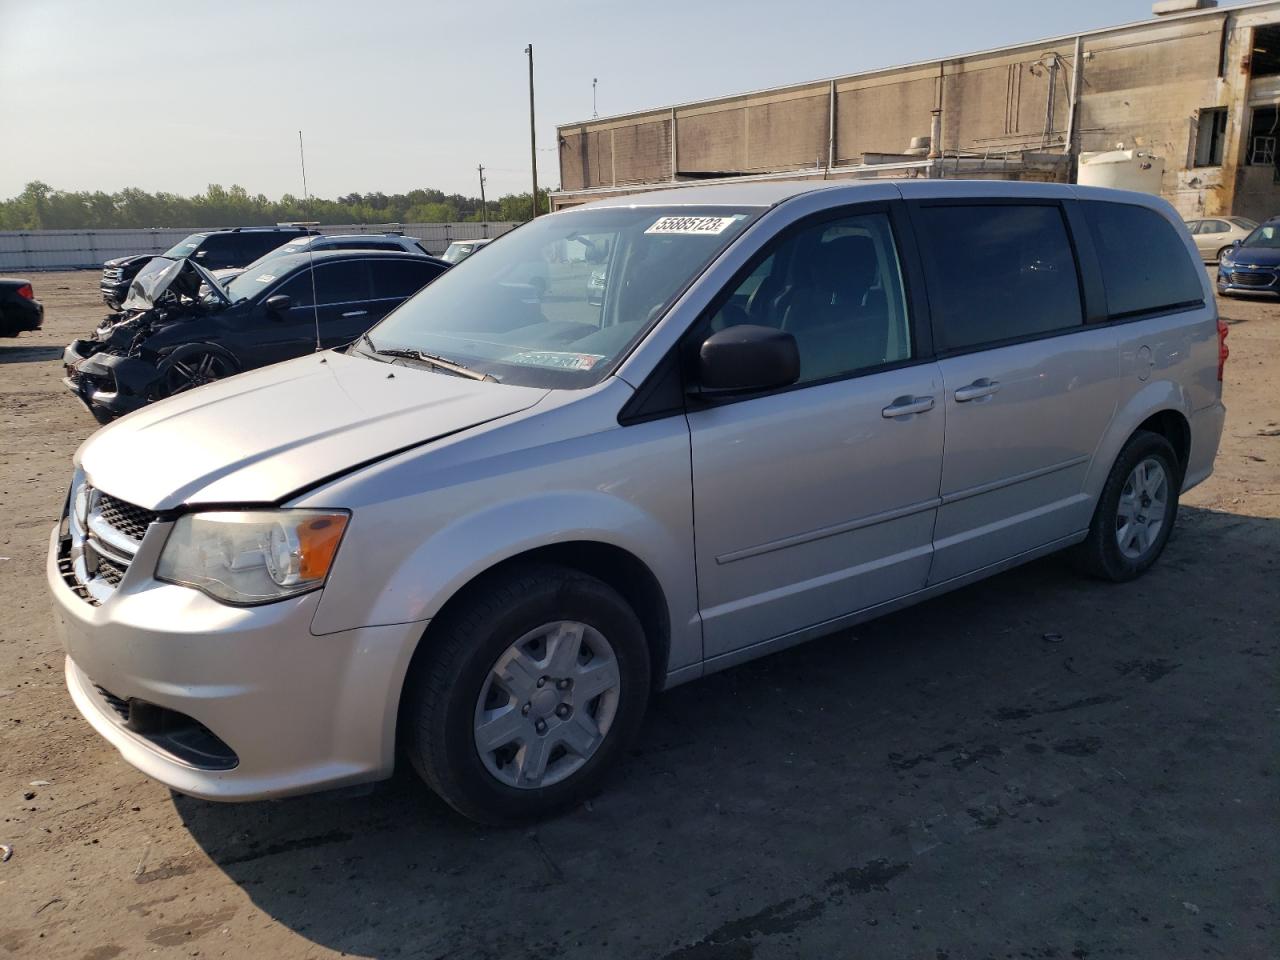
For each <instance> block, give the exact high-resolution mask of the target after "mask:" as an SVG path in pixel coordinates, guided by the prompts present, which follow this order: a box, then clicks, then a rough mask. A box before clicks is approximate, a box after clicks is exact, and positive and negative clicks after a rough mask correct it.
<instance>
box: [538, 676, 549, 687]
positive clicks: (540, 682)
mask: <svg viewBox="0 0 1280 960" xmlns="http://www.w3.org/2000/svg"><path fill="white" fill-rule="evenodd" d="M546 685H547V678H546V677H539V678H538V686H540V687H545V686H546Z"/></svg>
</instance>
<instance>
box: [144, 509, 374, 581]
mask: <svg viewBox="0 0 1280 960" xmlns="http://www.w3.org/2000/svg"><path fill="white" fill-rule="evenodd" d="M348 519H349V515H348V514H346V513H334V512H332V511H327V510H244V511H234V512H233V511H216V512H209V513H188V514H184V515H183V516H181V517H179V518H178V521H177V522H176V523H175V524H174V525H173V530H172V531H171V532H170V533H169V539H168V540H167V541H166V542H165V545H164V551H163V552H162V553H161V554H160V563H159V566H158V568H157V570H156V578H157V579H159V580H164V581H167V582H168V583H178V584H182V585H183V586H188V587H194V588H195V589H196V590H202V591H204V592H205V593H207V594H209V596H211V597H214V598H215V599H217V600H222V601H225V602H226V603H237V604H252V603H269V602H271V601H272V600H281V599H283V598H285V597H292V596H296V595H297V594H300V593H306V592H307V591H308V590H315V589H317V588H319V587H321V586H323V585H324V581H325V578H326V577H328V576H329V569H330V567H332V566H333V558H334V557H335V556H336V555H337V552H338V544H339V543H341V542H342V534H343V533H344V532H345V531H346V529H347V520H348Z"/></svg>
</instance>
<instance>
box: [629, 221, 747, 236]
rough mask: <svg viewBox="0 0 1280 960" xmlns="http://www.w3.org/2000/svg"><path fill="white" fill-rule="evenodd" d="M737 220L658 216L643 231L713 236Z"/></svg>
mask: <svg viewBox="0 0 1280 960" xmlns="http://www.w3.org/2000/svg"><path fill="white" fill-rule="evenodd" d="M737 220H738V217H660V218H659V219H658V222H657V223H655V224H654V225H653V226H652V227H650V228H649V229H648V230H646V231H645V233H651V234H685V235H688V234H693V235H701V234H710V235H712V236H715V235H716V234H719V233H724V232H725V231H726V230H728V229H729V228H730V227H731V226H733V225H734V223H736V222H737Z"/></svg>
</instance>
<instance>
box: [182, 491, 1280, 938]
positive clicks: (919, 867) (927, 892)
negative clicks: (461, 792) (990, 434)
mask: <svg viewBox="0 0 1280 960" xmlns="http://www.w3.org/2000/svg"><path fill="white" fill-rule="evenodd" d="M1277 546H1280V521H1277V520H1269V519H1258V518H1248V517H1241V516H1237V515H1230V514H1221V513H1214V512H1212V511H1207V510H1196V509H1187V508H1184V509H1183V512H1182V516H1181V518H1180V522H1179V526H1178V528H1177V531H1176V534H1175V536H1174V538H1173V540H1172V541H1171V543H1170V545H1169V548H1168V550H1167V551H1166V553H1165V556H1164V557H1163V558H1162V560H1161V562H1160V563H1159V564H1158V565H1157V566H1156V568H1155V569H1153V570H1152V571H1151V573H1150V574H1148V575H1147V576H1146V577H1144V578H1143V579H1142V580H1140V581H1137V582H1135V583H1131V584H1125V585H1111V584H1103V583H1100V582H1096V581H1091V580H1088V579H1085V578H1082V577H1081V576H1079V575H1077V574H1076V573H1074V572H1073V571H1072V570H1071V568H1070V567H1069V566H1068V565H1067V564H1066V563H1064V562H1063V560H1062V559H1060V558H1049V559H1047V560H1042V561H1039V562H1036V563H1033V564H1030V565H1028V566H1026V567H1023V568H1020V569H1017V570H1014V571H1011V572H1009V573H1006V574H1003V575H1001V576H999V577H996V578H993V579H991V580H988V581H985V582H983V583H980V584H977V585H975V586H972V587H968V588H966V589H963V590H960V591H957V592H955V593H952V594H950V595H947V596H944V597H941V598H938V599H935V600H932V601H929V602H927V603H925V604H922V605H920V606H917V607H914V608H912V609H908V610H905V611H902V612H900V613H897V614H894V615H891V616H888V617H885V618H882V619H880V620H878V621H874V622H872V623H869V624H866V625H864V626H861V627H859V628H857V629H855V630H853V631H846V632H844V633H841V634H838V635H835V636H832V637H829V638H825V639H822V640H818V641H815V642H812V643H809V644H806V645H803V646H800V647H797V648H794V649H792V650H789V651H786V652H784V653H781V654H777V655H775V656H772V657H769V658H766V659H763V660H759V661H755V662H752V663H749V664H746V665H743V666H740V667H738V668H735V669H733V670H729V671H726V672H724V673H720V674H716V675H714V676H711V677H708V678H706V679H704V680H702V681H699V682H695V683H692V684H688V685H686V686H683V687H679V688H677V689H675V690H672V691H670V692H668V693H666V694H664V695H662V696H659V697H658V698H656V700H655V701H654V704H653V705H652V707H651V709H650V713H649V716H648V718H647V723H646V728H645V732H644V734H643V735H642V737H641V741H640V743H639V745H638V747H637V748H636V749H635V750H634V751H633V753H632V755H631V756H630V758H629V759H628V761H627V762H626V763H625V765H624V766H623V768H622V769H621V770H620V771H619V772H618V774H617V775H616V776H615V777H614V778H613V780H612V782H611V783H610V784H609V785H608V787H607V788H606V790H605V791H604V792H603V793H602V794H601V795H599V796H598V797H596V798H595V799H594V800H593V801H591V802H590V803H588V804H586V805H583V806H582V807H579V808H578V809H576V810H574V811H572V812H570V813H568V814H567V815H565V816H562V817H561V818H559V819H556V820H552V821H549V822H546V823H542V824H540V825H538V826H536V827H534V828H523V829H489V828H483V827H478V826H475V825H473V824H470V823H468V822H466V821H464V820H462V819H461V818H460V817H458V816H456V815H455V814H453V813H452V812H451V811H449V810H448V809H447V808H445V807H444V805H443V804H442V803H440V802H439V801H437V800H435V799H434V798H433V797H432V795H431V794H430V793H429V792H428V791H427V790H426V789H425V788H423V787H421V786H419V785H418V784H417V783H416V782H415V781H414V780H413V778H412V776H411V775H403V774H401V775H397V777H396V778H395V779H394V780H392V781H391V782H390V783H388V784H384V785H380V786H378V787H377V788H375V789H374V790H373V791H372V792H371V793H369V794H368V795H366V796H363V797H350V796H347V797H343V796H338V795H318V796H313V797H305V798H299V799H295V800H288V801H282V802H278V803H258V804H248V805H219V804H212V803H207V802H203V801H196V800H191V799H187V798H180V797H175V801H174V802H175V806H176V808H177V811H178V813H179V815H180V816H181V818H182V820H183V822H184V823H185V825H186V827H187V828H188V829H189V830H190V832H191V835H192V837H193V838H194V839H195V841H196V842H197V843H198V844H199V845H200V846H201V847H202V848H203V850H204V851H205V852H206V853H207V854H208V856H209V857H210V858H211V859H212V860H213V862H214V864H215V865H216V866H217V867H219V868H220V869H222V870H223V871H225V873H226V874H227V875H228V876H229V877H230V878H231V879H232V880H234V881H235V882H236V883H237V884H239V885H240V887H241V888H242V889H243V890H244V891H245V893H246V894H247V895H248V896H249V897H250V898H251V899H252V900H253V902H254V903H255V904H256V905H257V906H258V907H259V908H261V909H262V910H264V911H265V912H266V913H268V914H269V915H270V916H271V917H273V918H274V919H275V920H277V921H279V922H280V923H282V924H285V925H287V926H288V927H290V928H291V929H293V930H295V931H296V932H298V933H299V934H301V935H303V936H305V937H307V938H309V939H310V940H311V941H313V942H315V943H316V944H319V945H322V946H324V947H327V948H330V949H333V950H340V951H344V952H346V953H349V954H354V955H359V956H369V957H377V958H384V957H397V956H413V957H417V956H423V957H437V956H443V955H448V956H455V955H456V956H458V957H466V958H482V957H525V956H534V957H544V956H545V957H551V956H556V957H564V956H584V957H587V956H590V957H605V956H608V957H632V956H634V957H661V958H668V960H746V958H749V957H751V956H753V954H754V952H755V951H756V950H757V948H760V947H762V946H764V945H771V946H772V948H773V952H770V953H769V955H770V956H790V955H805V956H816V955H860V956H863V955H865V956H872V955H884V956H890V955H891V956H926V955H927V956H929V957H931V958H932V957H934V956H935V955H936V956H946V955H948V952H949V955H950V956H953V957H955V956H970V955H981V956H986V955H988V952H990V951H993V950H994V951H995V952H996V953H995V954H993V955H1000V956H1004V955H1006V954H1007V953H1008V951H1010V950H1011V951H1013V952H1012V953H1011V954H1009V955H1013V956H1032V955H1034V956H1068V955H1073V956H1086V955H1089V951H1090V950H1091V949H1096V947H1097V945H1098V943H1100V942H1109V943H1110V944H1111V947H1112V949H1118V948H1119V946H1120V945H1127V949H1128V951H1130V952H1131V951H1132V950H1133V949H1134V948H1137V952H1138V953H1140V954H1142V953H1143V952H1144V950H1151V951H1155V950H1156V949H1158V948H1161V945H1164V946H1165V947H1168V948H1169V949H1172V950H1173V952H1175V953H1176V952H1177V950H1176V946H1177V944H1178V943H1182V944H1183V945H1185V942H1186V938H1189V937H1191V936H1193V935H1194V936H1196V937H1199V938H1203V937H1204V936H1205V934H1204V932H1202V930H1201V926H1202V923H1201V920H1202V919H1203V918H1196V917H1193V916H1191V914H1190V913H1188V912H1187V910H1185V909H1183V907H1182V906H1179V905H1178V903H1179V902H1180V901H1183V900H1185V901H1187V902H1195V903H1205V901H1206V899H1216V900H1217V901H1219V902H1221V901H1223V900H1224V899H1225V901H1226V902H1227V903H1230V904H1231V905H1232V909H1233V910H1234V912H1235V913H1236V914H1237V916H1236V918H1235V920H1236V926H1235V927H1233V930H1237V931H1243V934H1242V935H1243V936H1246V937H1247V936H1249V935H1253V936H1256V937H1265V936H1267V934H1264V933H1258V932H1257V931H1256V930H1254V927H1255V923H1254V920H1258V921H1264V920H1266V919H1267V918H1266V905H1265V893H1264V891H1265V890H1266V889H1268V887H1269V886H1270V885H1272V884H1273V883H1274V881H1275V879H1276V876H1277V869H1276V867H1275V866H1274V861H1273V860H1269V859H1268V856H1270V855H1273V854H1274V853H1275V851H1271V852H1270V854H1268V851H1265V850H1261V849H1259V848H1258V847H1257V845H1256V844H1257V843H1258V839H1259V838H1258V836H1257V825H1258V824H1260V823H1262V822H1264V819H1263V818H1265V817H1266V816H1267V814H1266V809H1267V800H1266V796H1267V791H1266V787H1267V781H1266V780H1259V779H1258V763H1259V762H1261V761H1260V758H1262V757H1264V756H1265V755H1266V753H1267V751H1266V744H1267V742H1268V740H1269V737H1270V733H1269V732H1268V725H1267V724H1266V723H1265V722H1262V723H1261V724H1258V725H1252V724H1249V723H1227V722H1224V718H1225V717H1226V715H1227V714H1228V713H1230V712H1231V711H1227V712H1226V713H1224V712H1221V711H1219V712H1214V709H1213V707H1211V706H1210V704H1213V703H1219V704H1221V703H1222V702H1223V701H1224V698H1229V700H1230V702H1231V703H1232V704H1233V710H1234V711H1236V712H1238V713H1241V714H1243V715H1245V716H1256V717H1265V716H1268V715H1269V713H1270V711H1271V710H1272V709H1273V707H1274V703H1273V699H1274V698H1273V696H1272V693H1271V692H1269V681H1268V680H1267V679H1266V677H1265V674H1266V671H1265V669H1260V668H1263V667H1265V665H1266V663H1268V662H1271V663H1274V659H1273V658H1274V656H1275V653H1276V647H1277V640H1276V637H1275V635H1274V634H1275V631H1274V624H1275V622H1276V621H1277V619H1278V618H1280V599H1278V598H1277V593H1280V591H1276V592H1272V593H1271V594H1270V596H1268V597H1258V598H1254V600H1253V604H1252V606H1251V607H1250V608H1249V609H1248V610H1247V611H1245V610H1243V609H1242V606H1241V604H1242V602H1243V600H1242V598H1241V596H1240V593H1239V588H1238V586H1235V587H1233V582H1232V578H1233V571H1234V570H1239V569H1241V568H1242V567H1241V565H1246V566H1245V567H1244V568H1246V569H1248V568H1253V565H1258V564H1261V565H1264V566H1265V565H1267V564H1270V565H1271V569H1272V570H1273V571H1274V570H1275V563H1276V561H1275V559H1274V557H1275V554H1276V548H1277ZM1206 556H1209V557H1212V558H1213V560H1212V563H1206V562H1205V560H1204V558H1205V557H1206ZM1191 582H1194V584H1195V589H1196V596H1195V597H1194V598H1191V599H1193V601H1194V602H1193V603H1188V600H1189V598H1188V597H1187V590H1188V585H1189V584H1190V583H1191ZM1272 582H1274V581H1272ZM1266 658H1272V659H1270V660H1268V659H1266ZM1268 704H1271V706H1268ZM1263 766H1265V764H1263ZM1224 798H1236V799H1235V804H1236V805H1235V806H1234V807H1232V809H1231V810H1230V811H1229V813H1230V816H1229V817H1224V816H1223V814H1222V811H1221V806H1222V804H1224V803H1227V802H1228V801H1227V800H1225V799H1224ZM1264 845H1266V846H1268V849H1269V848H1270V847H1272V846H1275V844H1274V843H1271V842H1270V841H1267V842H1266V843H1265V844H1264ZM1250 849H1252V850H1254V851H1256V853H1255V854H1246V853H1245V852H1244V851H1247V850H1250ZM1268 864H1270V865H1268ZM161 868H162V869H167V868H166V867H164V866H163V865H162V867H161ZM1173 877H1176V878H1177V880H1176V881H1175V880H1173V879H1170V878H1173ZM1174 887H1176V888H1177V890H1178V891H1179V893H1178V894H1177V896H1176V897H1174V899H1172V900H1171V899H1170V897H1172V896H1173V894H1171V893H1170V892H1169V890H1171V889H1174ZM1215 888H1217V892H1216V893H1215V892H1214V889H1215ZM1202 898H1203V899H1202ZM1196 912H1197V913H1198V912H1199V910H1198V909H1197V911H1196ZM1251 912H1253V913H1256V914H1257V916H1256V917H1254V916H1251V915H1250V914H1251ZM1100 916H1101V917H1103V920H1104V923H1103V925H1102V927H1099V926H1098V918H1099V917H1100ZM1139 917H1140V918H1141V919H1140V920H1139ZM1089 918H1092V920H1090V919H1089ZM1246 921H1247V922H1246ZM1268 922H1269V921H1268ZM1210 926H1212V924H1210ZM1258 926H1259V927H1261V928H1264V929H1265V924H1262V923H1259V924H1258ZM1108 938H1109V939H1108ZM1160 938H1165V939H1160ZM1179 938H1182V939H1179ZM1205 942H1206V943H1208V941H1205ZM1244 942H1246V943H1247V942H1250V941H1244ZM1215 943H1216V941H1215ZM1259 943H1261V941H1259ZM1238 945H1239V944H1238V943H1237V946H1238ZM1218 946H1219V947H1222V946H1223V945H1222V944H1218ZM1073 949H1074V950H1076V951H1077V952H1075V953H1072V950H1073ZM1019 950H1023V951H1030V952H1019ZM935 951H936V953H935ZM1046 951H1047V952H1046ZM1079 951H1083V952H1079ZM1120 952H1126V950H1120ZM1246 952H1247V951H1246ZM1144 955H1145V954H1144ZM1241 955H1243V954H1241Z"/></svg>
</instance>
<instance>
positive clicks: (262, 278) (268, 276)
mask: <svg viewBox="0 0 1280 960" xmlns="http://www.w3.org/2000/svg"><path fill="white" fill-rule="evenodd" d="M275 278H276V275H275V274H274V273H262V274H259V275H258V276H256V277H254V278H253V279H254V280H256V281H258V283H270V282H271V281H272V280H274V279H275Z"/></svg>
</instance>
